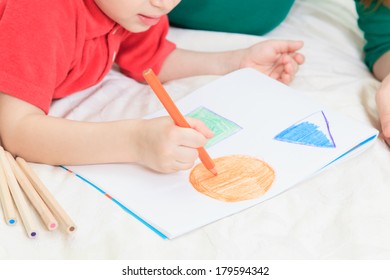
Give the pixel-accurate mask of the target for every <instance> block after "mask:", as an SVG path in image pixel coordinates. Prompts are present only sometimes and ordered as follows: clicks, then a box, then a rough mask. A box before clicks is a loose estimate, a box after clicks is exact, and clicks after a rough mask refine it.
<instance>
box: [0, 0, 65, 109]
mask: <svg viewBox="0 0 390 280" xmlns="http://www.w3.org/2000/svg"><path fill="white" fill-rule="evenodd" d="M61 3H62V1H53V0H29V1H27V0H19V1H2V2H1V1H0V6H1V7H0V12H1V13H0V91H1V92H3V93H6V94H9V95H12V96H15V97H17V98H19V99H21V100H24V101H26V102H28V103H31V104H33V105H35V106H36V107H38V108H40V109H42V110H43V111H44V112H46V113H47V111H48V109H49V107H50V104H51V101H52V98H53V94H54V90H55V85H56V83H58V81H57V79H58V77H59V76H61V75H60V74H62V75H63V74H64V73H65V71H67V70H66V69H67V68H68V67H69V64H70V61H68V60H69V59H67V57H69V55H66V53H67V51H68V50H69V46H68V45H67V44H66V41H64V40H63V36H66V35H68V34H64V32H65V33H66V31H64V30H62V29H61V28H59V25H58V24H55V23H56V22H57V21H58V18H59V17H60V16H61V20H65V19H66V20H68V21H70V22H69V24H72V23H71V21H72V19H69V16H70V13H69V11H71V10H72V9H71V6H72V5H64V4H61ZM63 15H66V16H67V17H62V16H63ZM67 29H68V28H67ZM68 30H69V29H68Z"/></svg>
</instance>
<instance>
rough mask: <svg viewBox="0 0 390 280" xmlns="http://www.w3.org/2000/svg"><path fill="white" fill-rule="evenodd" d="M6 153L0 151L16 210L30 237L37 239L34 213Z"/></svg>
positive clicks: (0, 158)
mask: <svg viewBox="0 0 390 280" xmlns="http://www.w3.org/2000/svg"><path fill="white" fill-rule="evenodd" d="M6 153H7V152H5V151H4V149H0V160H1V163H2V165H3V168H4V173H5V177H6V178H7V183H8V187H9V189H10V191H11V194H12V197H13V199H14V202H15V205H16V208H17V209H18V211H19V214H20V217H21V219H22V222H23V225H24V228H25V229H26V232H27V235H28V237H30V238H35V237H37V231H36V226H35V223H34V220H33V216H32V213H31V211H30V209H29V206H28V203H27V200H26V198H25V196H24V194H23V191H22V190H21V188H20V186H19V184H18V182H17V181H16V178H15V175H14V173H13V172H12V169H11V166H10V163H9V162H8V159H7V156H6Z"/></svg>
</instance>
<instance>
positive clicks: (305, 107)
mask: <svg viewBox="0 0 390 280" xmlns="http://www.w3.org/2000/svg"><path fill="white" fill-rule="evenodd" d="M156 98H157V97H156ZM176 105H177V107H178V108H179V110H180V111H181V112H182V113H183V114H184V115H187V114H188V113H190V112H192V111H194V110H196V109H198V108H199V107H204V108H206V109H207V110H210V111H212V112H214V113H216V114H218V115H220V116H221V117H223V118H225V119H227V120H229V121H231V122H234V123H235V124H237V125H238V126H239V127H240V128H241V129H240V130H239V131H236V132H234V134H232V135H230V136H228V137H227V138H225V139H223V140H222V141H220V142H218V143H216V144H215V145H213V146H211V147H209V148H207V151H208V153H209V154H210V156H211V157H212V158H218V157H221V156H227V155H248V156H253V157H256V158H258V159H260V160H262V161H264V162H266V163H267V164H268V165H270V166H271V167H272V168H273V169H274V171H275V174H276V176H275V180H274V182H273V184H272V186H271V188H270V189H269V190H268V192H266V193H265V194H264V195H263V196H261V197H259V198H257V199H253V200H247V201H241V202H223V201H219V200H217V199H214V198H210V197H208V196H206V195H204V194H202V193H199V192H198V191H197V190H195V189H194V188H193V187H192V185H191V183H190V182H189V173H190V170H189V171H183V172H178V173H175V174H159V173H156V172H153V171H151V170H149V169H146V168H143V167H142V166H138V165H135V164H105V165H90V166H71V167H68V168H69V169H70V170H72V171H73V172H75V173H76V174H78V175H79V176H81V177H83V178H85V179H86V180H88V181H89V182H90V183H91V184H94V186H95V187H96V188H99V189H100V191H102V192H104V193H107V194H108V195H110V196H111V197H113V198H114V201H115V202H116V203H118V204H120V205H121V206H122V207H123V208H124V209H125V210H126V211H128V212H131V214H132V215H135V216H138V218H139V219H141V220H143V222H144V223H146V224H148V225H149V226H150V227H151V228H153V229H154V230H155V231H157V232H159V233H160V234H161V235H163V236H166V237H168V238H174V237H177V236H179V235H182V234H184V233H187V232H189V231H191V230H194V229H196V228H199V227H202V226H204V225H206V224H209V223H211V222H214V221H216V220H218V219H221V218H223V217H226V216H229V215H232V214H235V213H237V212H239V211H242V210H244V209H247V208H249V207H251V206H253V205H256V204H258V203H260V202H263V201H265V200H267V199H269V198H271V197H273V196H275V195H277V194H280V193H281V192H284V191H286V190H288V189H289V188H291V187H293V186H295V185H296V184H297V183H299V182H301V181H303V180H305V179H307V178H309V177H311V176H313V175H314V174H316V173H318V172H319V171H321V170H323V169H324V168H325V167H327V166H329V165H331V164H333V162H334V161H338V160H339V159H342V158H345V156H346V155H348V156H349V155H350V154H351V153H350V152H352V151H353V152H354V153H355V152H358V151H360V150H364V149H365V148H366V147H368V146H369V144H371V143H372V142H373V140H374V139H376V137H377V135H378V131H377V130H376V129H374V128H371V127H368V126H367V125H365V124H362V123H360V122H358V121H356V120H354V119H352V118H349V117H346V116H343V115H341V114H337V113H335V112H333V111H331V110H329V109H326V108H324V106H322V105H320V104H317V103H315V102H313V101H311V100H310V99H308V98H307V97H305V96H303V95H302V94H301V93H299V92H297V91H295V90H293V89H291V88H290V87H288V86H285V85H283V84H281V83H279V82H277V81H275V80H273V79H271V78H269V77H267V76H265V75H263V74H261V73H259V72H257V71H255V70H252V69H242V70H238V71H236V72H233V73H231V74H229V75H226V76H224V77H221V78H220V79H218V80H216V81H214V82H212V83H210V84H208V85H206V86H204V87H202V88H200V89H198V90H196V91H195V92H193V93H192V94H190V95H188V96H186V97H185V98H183V99H181V100H180V101H178V102H177V103H176ZM161 115H167V112H166V111H165V110H161V111H159V112H157V113H155V114H153V115H150V116H147V118H152V117H156V116H161ZM324 117H325V119H324ZM324 120H325V121H324ZM302 122H303V123H305V124H307V123H312V122H313V123H318V127H319V128H318V129H319V130H321V131H323V132H324V134H325V136H327V137H328V140H329V141H328V142H327V143H328V144H329V145H330V147H322V146H321V147H316V146H310V145H305V144H297V143H292V142H285V141H280V140H276V139H275V136H276V135H278V134H280V133H281V132H282V131H284V130H285V129H289V128H291V127H292V126H294V125H299V124H300V123H302ZM327 132H329V135H327ZM287 138H288V137H287ZM304 141H305V140H304ZM332 144H334V146H332Z"/></svg>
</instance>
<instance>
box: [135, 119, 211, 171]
mask: <svg viewBox="0 0 390 280" xmlns="http://www.w3.org/2000/svg"><path fill="white" fill-rule="evenodd" d="M186 120H187V121H188V123H189V124H190V126H191V128H181V127H178V126H176V125H175V124H174V122H173V120H172V119H171V118H170V117H160V118H155V119H150V120H145V121H143V122H141V126H142V127H141V128H140V132H139V137H138V141H137V142H138V143H137V144H138V149H137V150H138V156H137V161H138V162H139V163H140V164H142V165H144V166H147V167H149V168H151V169H154V170H156V171H158V172H162V173H171V172H176V171H179V170H186V169H190V168H191V167H192V166H193V165H194V162H195V161H196V160H197V158H198V150H197V148H199V147H203V146H204V145H205V144H206V142H207V139H208V138H211V137H213V132H212V131H211V130H210V129H208V128H207V126H206V125H205V124H204V123H203V122H202V121H200V120H198V119H194V118H186Z"/></svg>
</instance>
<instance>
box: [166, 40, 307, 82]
mask: <svg viewBox="0 0 390 280" xmlns="http://www.w3.org/2000/svg"><path fill="white" fill-rule="evenodd" d="M302 47H303V42H301V41H278V40H268V41H264V42H260V43H257V44H255V45H253V46H251V47H249V48H247V49H240V50H234V51H226V52H215V53H206V52H204V53H203V52H195V51H187V50H182V49H176V50H174V51H173V52H172V53H171V54H170V55H169V56H168V58H167V59H166V60H165V62H164V64H163V67H162V70H161V72H160V74H159V78H160V79H161V80H162V81H168V80H172V79H177V78H183V77H188V76H194V75H223V74H227V73H229V72H231V71H234V70H238V69H240V68H244V67H253V68H255V69H257V70H259V71H260V72H262V73H264V74H266V75H269V76H270V77H272V78H274V79H277V80H280V81H281V82H283V83H286V84H288V83H290V82H291V81H292V80H293V79H294V77H295V73H296V72H297V70H298V66H299V65H300V64H302V63H303V62H304V57H303V55H302V54H300V53H298V52H297V51H298V50H299V49H301V48H302Z"/></svg>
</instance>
